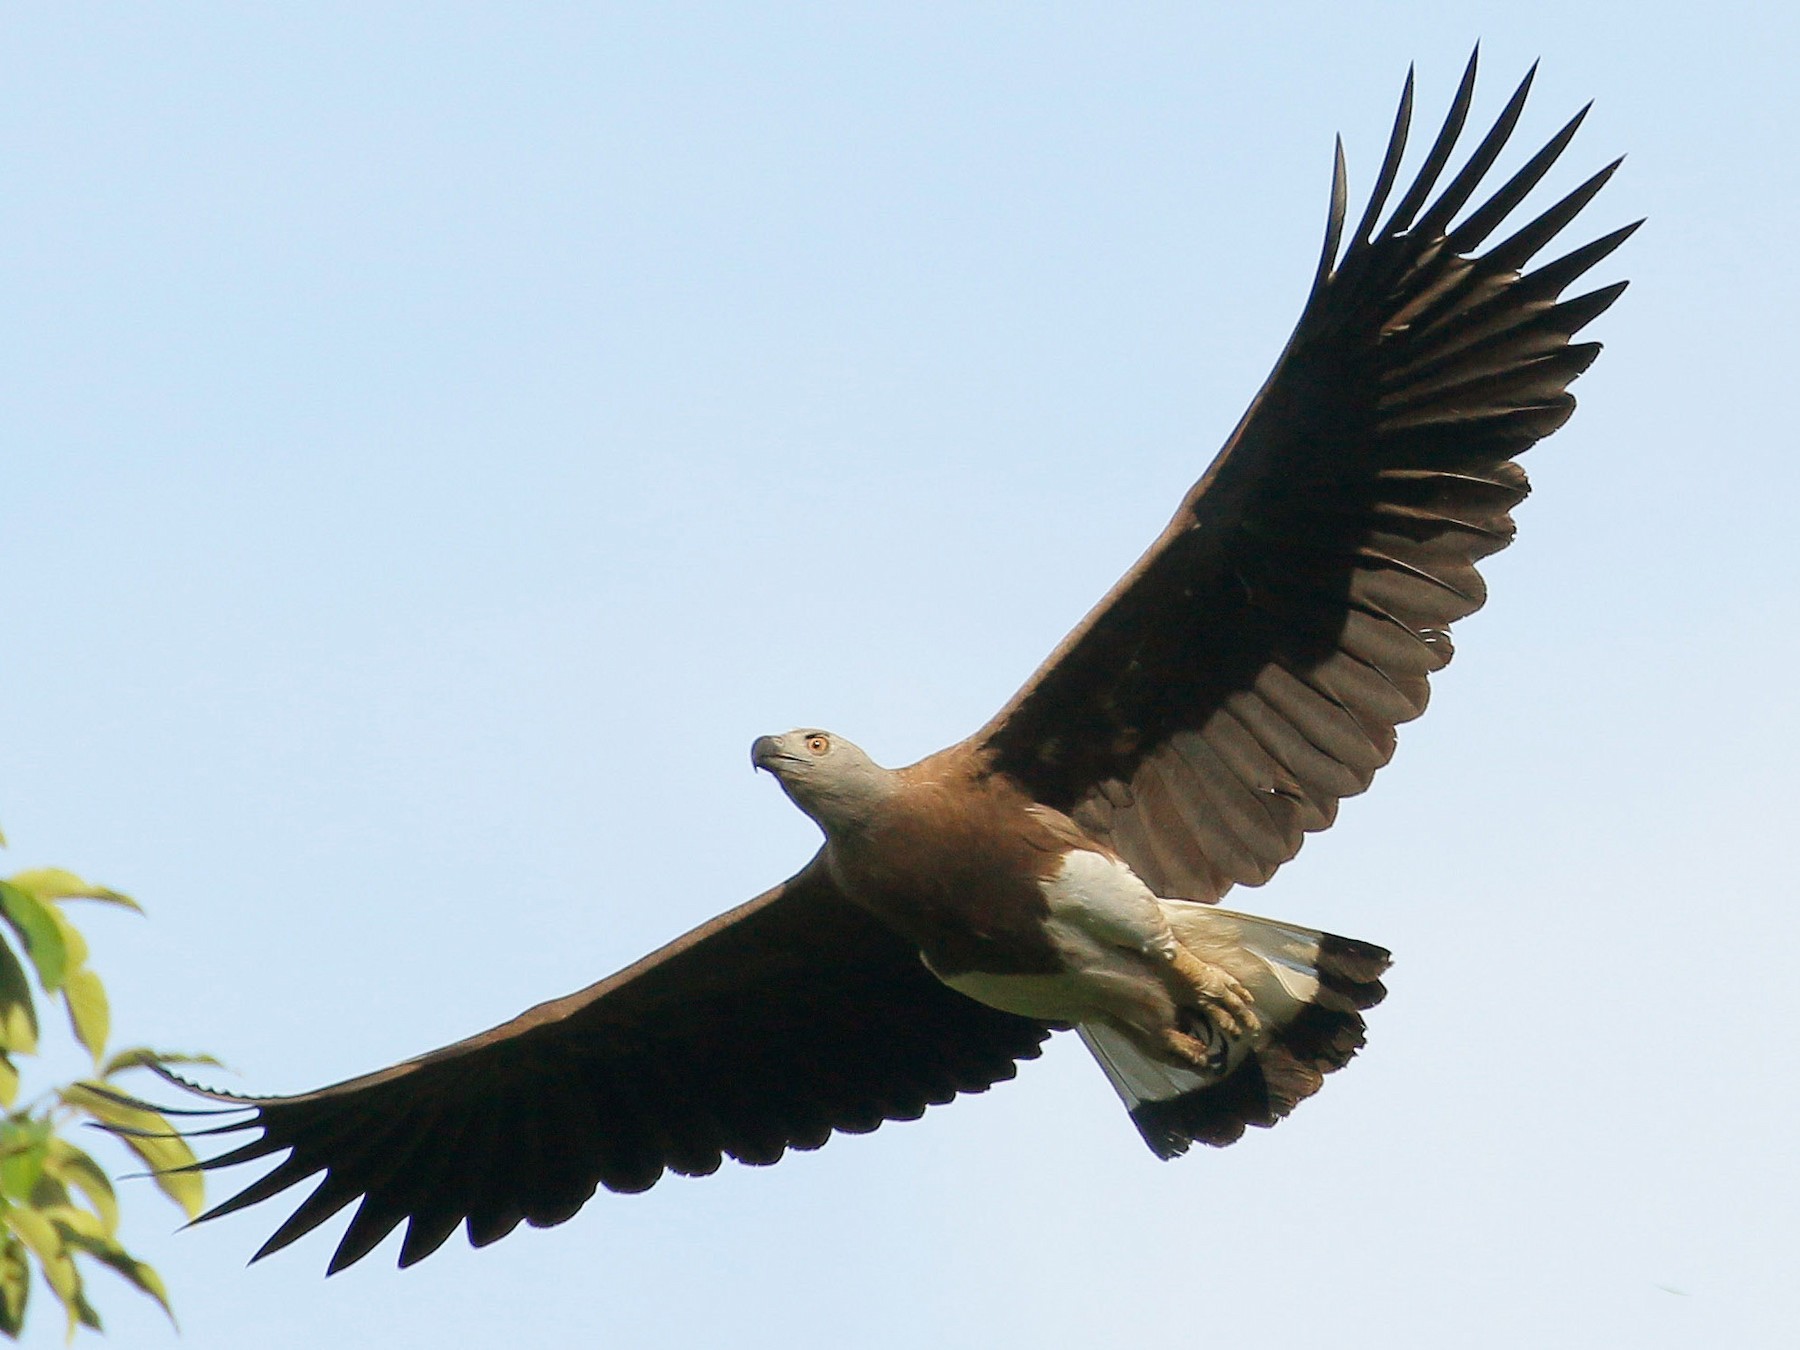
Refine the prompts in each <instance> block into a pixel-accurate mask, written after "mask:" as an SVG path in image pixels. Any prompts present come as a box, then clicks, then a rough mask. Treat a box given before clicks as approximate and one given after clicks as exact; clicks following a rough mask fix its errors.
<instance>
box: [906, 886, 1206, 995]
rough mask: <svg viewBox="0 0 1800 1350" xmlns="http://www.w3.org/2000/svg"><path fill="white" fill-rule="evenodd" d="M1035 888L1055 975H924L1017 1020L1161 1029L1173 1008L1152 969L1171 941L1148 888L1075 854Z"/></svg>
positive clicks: (1158, 974)
mask: <svg viewBox="0 0 1800 1350" xmlns="http://www.w3.org/2000/svg"><path fill="white" fill-rule="evenodd" d="M1042 889H1043V893H1044V899H1045V900H1046V901H1048V902H1049V906H1050V917H1049V921H1048V923H1047V924H1046V929H1047V931H1048V933H1049V936H1050V940H1051V941H1052V942H1053V943H1054V944H1055V945H1056V949H1057V953H1058V955H1059V956H1060V957H1061V958H1062V963H1063V966H1064V969H1063V970H1062V971H1061V972H1059V973H1057V974H1054V975H988V974H982V973H980V972H968V973H964V974H960V975H949V976H946V975H944V974H942V973H940V972H938V971H936V970H933V971H932V973H933V974H934V975H937V977H938V978H939V979H940V980H943V982H944V983H945V984H947V985H949V986H950V987H951V988H952V989H954V990H956V991H957V992H958V993H961V994H967V995H968V996H969V997H970V998H972V999H975V1000H977V1001H978V1002H981V1003H985V1004H987V1005H988V1006H989V1007H991V1008H999V1009H1000V1010H1001V1011H1002V1012H1010V1013H1017V1014H1019V1015H1020V1016H1021V1017H1037V1018H1042V1019H1043V1020H1045V1021H1050V1022H1087V1021H1092V1020H1094V1019H1096V1018H1100V1019H1109V1020H1116V1021H1122V1022H1125V1023H1126V1024H1128V1025H1131V1026H1135V1027H1140V1028H1142V1029H1144V1030H1146V1031H1150V1030H1152V1029H1154V1028H1156V1027H1160V1026H1166V1025H1168V1023H1169V1022H1170V1020H1171V1019H1172V1018H1173V1016H1174V1012H1175V1008H1174V1003H1173V1001H1172V1000H1171V999H1170V997H1169V992H1168V989H1167V987H1166V985H1165V984H1164V982H1163V978H1162V975H1161V970H1160V967H1161V966H1162V965H1163V964H1164V963H1165V962H1166V960H1167V956H1166V953H1167V952H1168V950H1169V949H1170V948H1171V947H1172V946H1173V945H1174V941H1175V939H1174V937H1173V935H1172V934H1171V933H1170V932H1169V925H1168V921H1167V920H1166V919H1165V918H1164V917H1163V912H1162V906H1161V904H1160V903H1159V902H1158V900H1157V898H1156V896H1155V894H1154V893H1152V892H1151V890H1150V888H1149V887H1148V886H1146V885H1145V884H1144V883H1143V882H1142V881H1140V880H1139V879H1138V876H1137V874H1136V873H1135V872H1133V871H1132V870H1131V869H1130V868H1129V867H1127V866H1126V865H1125V864H1124V863H1122V862H1118V861H1116V860H1114V859H1112V858H1108V857H1106V856H1105V855H1104V854H1100V853H1092V852H1087V851H1085V850H1078V851H1072V852H1070V853H1067V854H1065V855H1064V857H1063V860H1062V865H1061V867H1060V868H1059V869H1058V871H1057V872H1056V874H1055V875H1054V876H1052V877H1050V878H1049V879H1047V880H1046V881H1044V882H1043V883H1042ZM927 964H928V965H929V963H927Z"/></svg>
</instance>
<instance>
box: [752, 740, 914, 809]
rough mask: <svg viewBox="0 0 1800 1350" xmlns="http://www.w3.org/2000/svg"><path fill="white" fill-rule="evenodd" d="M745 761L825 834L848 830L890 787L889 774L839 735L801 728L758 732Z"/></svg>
mask: <svg viewBox="0 0 1800 1350" xmlns="http://www.w3.org/2000/svg"><path fill="white" fill-rule="evenodd" d="M750 762H751V763H752V764H754V765H755V766H756V767H757V768H759V769H767V770H768V771H769V772H770V773H772V774H774V775H775V777H776V778H777V779H778V780H779V781H780V783H781V786H782V790H783V791H785V792H786V793H787V795H788V796H789V797H790V798H792V799H793V802H794V805H795V806H798V807H799V808H800V809H801V810H802V811H804V812H806V814H807V815H809V816H811V817H812V818H813V819H814V820H816V821H818V822H819V825H820V827H821V828H822V829H823V830H824V831H825V833H826V834H827V835H831V834H833V833H836V832H837V831H840V830H847V829H853V828H855V827H856V826H857V825H859V824H861V823H863V822H864V821H866V820H867V819H868V816H869V812H870V811H872V810H873V809H874V808H875V807H876V806H877V805H878V804H879V803H880V802H881V801H882V799H883V798H885V797H886V796H887V795H888V794H889V793H890V792H892V791H893V790H894V774H893V771H892V770H891V769H884V768H882V767H881V766H880V765H879V764H877V763H876V762H875V761H874V760H872V759H870V758H869V757H868V756H867V755H866V754H864V753H863V752H862V750H861V748H860V747H858V746H855V745H852V744H851V743H850V742H849V741H847V740H845V739H844V738H843V737H842V736H834V735H832V734H831V733H830V732H829V731H820V730H819V729H818V728H817V727H802V728H800V729H799V730H798V731H790V732H788V733H786V734H785V735H782V736H758V737H757V738H756V743H755V744H754V745H752V746H751V747H750Z"/></svg>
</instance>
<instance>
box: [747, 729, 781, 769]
mask: <svg viewBox="0 0 1800 1350" xmlns="http://www.w3.org/2000/svg"><path fill="white" fill-rule="evenodd" d="M786 758H788V756H786V755H784V754H782V753H781V742H780V740H778V739H777V738H776V737H774V736H758V737H757V738H756V741H755V743H754V744H752V745H751V747H750V762H751V764H753V765H755V766H756V767H757V768H759V769H767V770H768V771H769V772H770V773H774V772H775V765H776V764H777V763H779V762H780V761H781V760H784V759H786Z"/></svg>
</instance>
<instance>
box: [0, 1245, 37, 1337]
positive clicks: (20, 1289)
mask: <svg viewBox="0 0 1800 1350" xmlns="http://www.w3.org/2000/svg"><path fill="white" fill-rule="evenodd" d="M30 1297H31V1258H30V1257H29V1256H27V1255H26V1253H25V1244H24V1243H23V1242H20V1241H19V1239H18V1238H16V1237H15V1236H13V1235H12V1234H11V1233H8V1234H6V1237H5V1240H4V1241H0V1333H4V1334H5V1335H7V1336H10V1337H12V1338H13V1339H15V1340H16V1339H17V1338H18V1335H19V1332H21V1331H22V1330H24V1328H25V1302H26V1300H27V1299H29V1298H30Z"/></svg>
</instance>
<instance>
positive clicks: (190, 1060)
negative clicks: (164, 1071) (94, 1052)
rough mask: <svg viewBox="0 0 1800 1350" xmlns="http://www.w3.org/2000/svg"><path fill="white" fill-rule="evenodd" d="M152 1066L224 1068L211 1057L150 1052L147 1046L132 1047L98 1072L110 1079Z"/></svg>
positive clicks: (181, 1053) (115, 1056) (113, 1058)
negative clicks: (205, 1065) (127, 1071)
mask: <svg viewBox="0 0 1800 1350" xmlns="http://www.w3.org/2000/svg"><path fill="white" fill-rule="evenodd" d="M152 1064H210V1065H212V1067H213V1068H215V1069H222V1068H224V1067H225V1066H224V1065H223V1064H221V1063H220V1062H219V1061H218V1060H217V1059H215V1058H214V1057H213V1056H211V1055H195V1054H189V1053H187V1052H185V1051H181V1050H152V1049H151V1048H150V1047H149V1046H147V1045H134V1046H132V1047H131V1048H130V1049H129V1050H121V1051H119V1052H118V1053H117V1054H115V1055H114V1056H113V1057H112V1058H111V1059H109V1060H107V1061H106V1067H105V1068H103V1069H102V1070H100V1076H101V1077H102V1078H111V1077H112V1076H113V1075H114V1074H115V1073H124V1072H125V1070H127V1069H144V1068H148V1067H149V1066H150V1065H152Z"/></svg>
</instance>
